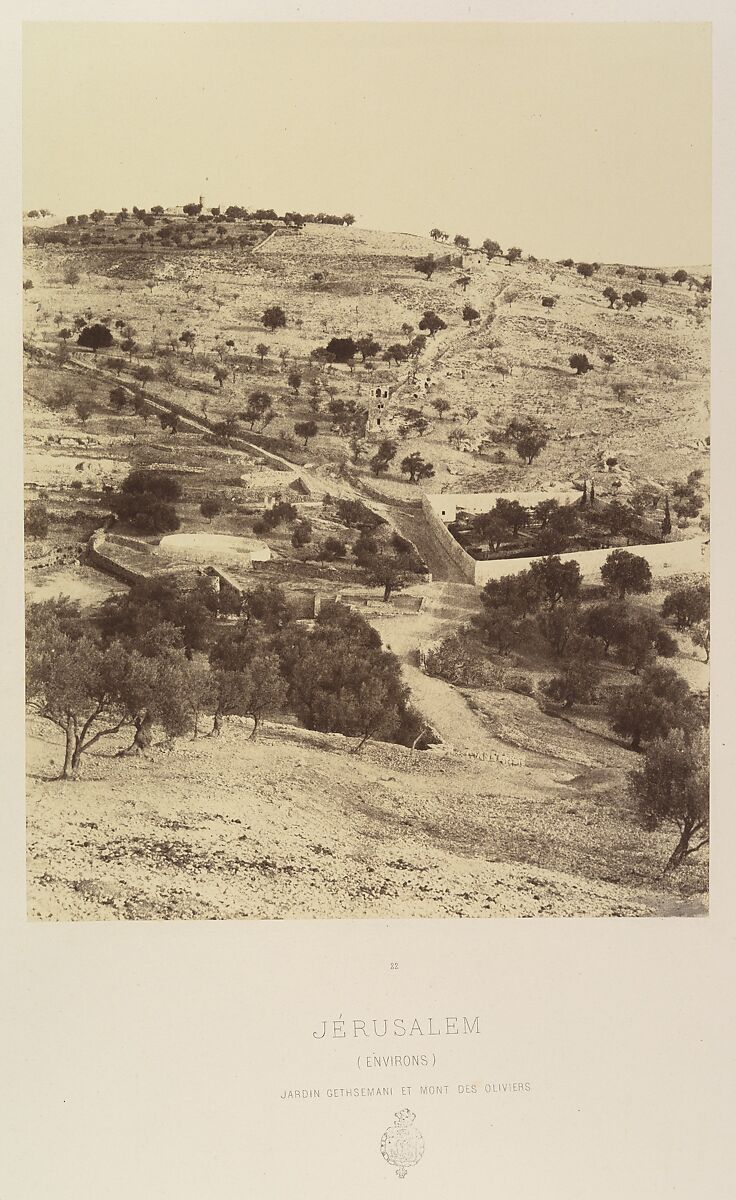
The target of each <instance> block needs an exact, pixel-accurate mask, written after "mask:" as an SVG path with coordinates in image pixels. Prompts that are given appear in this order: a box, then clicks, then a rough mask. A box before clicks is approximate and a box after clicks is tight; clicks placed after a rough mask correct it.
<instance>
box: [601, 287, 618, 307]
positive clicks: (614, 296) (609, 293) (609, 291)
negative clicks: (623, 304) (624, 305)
mask: <svg viewBox="0 0 736 1200" xmlns="http://www.w3.org/2000/svg"><path fill="white" fill-rule="evenodd" d="M603 295H604V296H605V298H606V300H607V301H608V307H609V308H613V306H614V304H615V303H616V301H617V300H620V299H621V297H620V296H619V294H618V292H617V291H616V289H615V287H610V286H609V287H607V288H604V289H603Z"/></svg>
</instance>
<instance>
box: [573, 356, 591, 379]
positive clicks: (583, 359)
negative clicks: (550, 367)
mask: <svg viewBox="0 0 736 1200" xmlns="http://www.w3.org/2000/svg"><path fill="white" fill-rule="evenodd" d="M568 362H569V363H570V366H571V367H572V369H573V370H574V371H575V373H576V374H577V375H585V374H586V373H587V372H588V371H592V370H593V364H592V363H591V362H589V361H588V356H587V354H571V355H570V358H569V359H568Z"/></svg>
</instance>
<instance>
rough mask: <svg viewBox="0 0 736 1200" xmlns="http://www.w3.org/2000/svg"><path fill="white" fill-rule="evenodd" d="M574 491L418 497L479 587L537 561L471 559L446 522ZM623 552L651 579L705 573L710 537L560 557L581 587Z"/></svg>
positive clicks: (434, 528)
mask: <svg viewBox="0 0 736 1200" xmlns="http://www.w3.org/2000/svg"><path fill="white" fill-rule="evenodd" d="M578 494H579V493H576V492H575V491H574V489H572V488H570V489H562V488H560V489H556V490H555V489H551V488H550V489H549V491H546V492H539V493H536V492H535V493H532V492H517V493H512V492H493V493H491V492H483V493H476V494H453V495H450V494H448V495H443V494H435V495H424V496H423V497H422V509H423V510H424V515H425V516H426V518H427V521H428V522H429V525H430V527H431V529H432V531H433V533H435V534H436V536H437V538H438V540H439V541H441V542H442V544H443V546H444V547H445V549H446V550H447V551H448V552H449V554H450V555H451V557H452V559H453V561H454V562H455V564H456V565H457V566H458V567H459V568H460V570H461V571H462V572H463V575H464V577H465V578H466V579H467V580H468V582H469V583H474V584H476V585H477V586H478V587H482V586H483V584H484V583H487V582H488V580H489V579H503V578H504V577H505V576H507V575H519V574H520V573H521V572H522V571H526V570H528V569H529V567H530V566H531V565H532V563H535V562H540V561H541V557H540V556H537V557H534V558H495V559H494V558H491V559H481V560H479V559H475V558H471V556H470V555H469V554H468V553H467V551H465V550H463V548H462V546H461V545H460V543H459V542H456V541H455V538H454V537H453V536H452V534H451V533H450V530H449V529H448V528H447V524H448V523H449V522H451V521H454V520H455V519H456V517H457V510H458V508H462V509H464V510H465V511H466V512H474V513H482V512H489V511H490V509H492V508H493V506H494V504H495V503H496V500H498V499H500V498H502V499H504V500H518V501H519V503H520V504H523V505H525V506H530V505H532V504H537V503H539V502H540V501H541V500H551V499H556V500H559V501H560V502H561V503H562V502H564V501H565V500H569V499H571V498H572V496H574V495H578ZM619 548H620V549H625V550H628V552H629V553H630V554H638V555H640V556H641V557H642V558H645V559H646V560H647V562H648V563H649V566H650V567H651V569H652V574H653V575H656V576H665V575H676V574H680V573H682V574H687V573H690V572H707V571H708V569H709V562H710V554H709V549H710V539H709V538H708V537H706V536H705V535H701V536H699V537H693V538H685V539H683V540H682V541H679V542H655V543H654V544H653V545H649V546H625V547H615V546H611V547H609V548H607V549H606V548H604V549H602V550H582V551H577V552H576V551H572V552H571V553H568V554H560V555H559V558H560V559H561V560H562V562H572V561H575V562H577V563H578V565H579V567H580V573H581V575H582V577H583V579H584V580H585V582H586V583H600V578H601V576H600V569H601V567H602V565H603V563H604V562H605V561H606V559H607V558H608V555H609V554H610V553H611V551H612V550H614V549H619Z"/></svg>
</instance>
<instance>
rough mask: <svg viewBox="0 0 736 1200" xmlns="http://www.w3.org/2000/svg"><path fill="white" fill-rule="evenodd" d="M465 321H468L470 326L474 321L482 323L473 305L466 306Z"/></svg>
mask: <svg viewBox="0 0 736 1200" xmlns="http://www.w3.org/2000/svg"><path fill="white" fill-rule="evenodd" d="M463 321H467V322H468V325H472V324H473V321H480V313H479V312H478V309H477V308H473V306H472V304H466V305H465V307H464V308H463Z"/></svg>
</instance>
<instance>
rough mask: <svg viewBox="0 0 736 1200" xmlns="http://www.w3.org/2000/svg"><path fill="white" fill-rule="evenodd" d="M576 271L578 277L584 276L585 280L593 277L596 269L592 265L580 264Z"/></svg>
mask: <svg viewBox="0 0 736 1200" xmlns="http://www.w3.org/2000/svg"><path fill="white" fill-rule="evenodd" d="M576 270H577V273H578V275H582V276H583V278H584V279H590V277H591V275H594V274H595V267H594V266H593V264H592V263H584V262H581V263H578V265H577V268H576Z"/></svg>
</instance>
